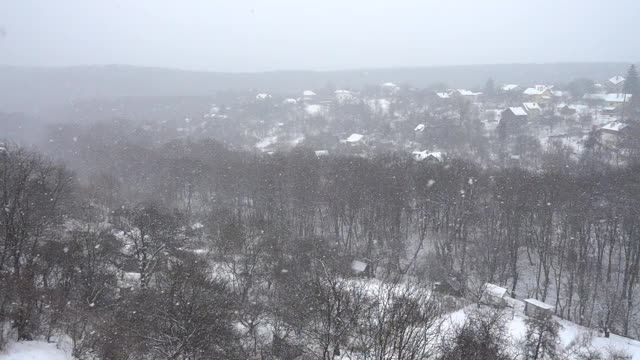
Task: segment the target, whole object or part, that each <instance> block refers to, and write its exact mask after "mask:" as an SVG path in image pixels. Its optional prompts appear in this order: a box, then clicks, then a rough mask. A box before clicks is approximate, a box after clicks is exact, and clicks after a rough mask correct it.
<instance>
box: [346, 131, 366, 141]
mask: <svg viewBox="0 0 640 360" xmlns="http://www.w3.org/2000/svg"><path fill="white" fill-rule="evenodd" d="M363 137H364V135H361V134H355V133H354V134H351V135H350V136H349V137H348V138H347V140H345V141H346V142H348V143H351V144H356V143H359V142H360V141H362V138H363Z"/></svg>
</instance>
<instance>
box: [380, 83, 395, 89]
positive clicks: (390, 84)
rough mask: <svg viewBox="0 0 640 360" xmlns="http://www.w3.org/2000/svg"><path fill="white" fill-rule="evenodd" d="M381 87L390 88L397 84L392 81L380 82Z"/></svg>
mask: <svg viewBox="0 0 640 360" xmlns="http://www.w3.org/2000/svg"><path fill="white" fill-rule="evenodd" d="M382 86H383V87H391V88H397V87H398V85H396V84H394V83H392V82H386V83H384V84H382Z"/></svg>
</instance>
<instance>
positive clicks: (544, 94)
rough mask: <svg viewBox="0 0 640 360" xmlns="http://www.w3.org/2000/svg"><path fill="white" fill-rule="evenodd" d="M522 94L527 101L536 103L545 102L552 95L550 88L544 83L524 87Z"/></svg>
mask: <svg viewBox="0 0 640 360" xmlns="http://www.w3.org/2000/svg"><path fill="white" fill-rule="evenodd" d="M522 94H523V95H524V96H525V99H527V100H528V101H529V102H536V103H538V104H547V103H548V102H549V101H550V100H551V97H552V94H551V88H550V87H548V86H546V85H536V86H535V87H530V88H527V89H525V90H524V91H523V92H522Z"/></svg>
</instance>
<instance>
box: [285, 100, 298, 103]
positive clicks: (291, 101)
mask: <svg viewBox="0 0 640 360" xmlns="http://www.w3.org/2000/svg"><path fill="white" fill-rule="evenodd" d="M283 103H285V104H297V103H298V101H297V100H296V99H284V101H283Z"/></svg>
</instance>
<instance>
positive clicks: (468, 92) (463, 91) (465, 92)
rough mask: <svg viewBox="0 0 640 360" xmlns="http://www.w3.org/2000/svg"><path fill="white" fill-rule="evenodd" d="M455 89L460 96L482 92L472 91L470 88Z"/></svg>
mask: <svg viewBox="0 0 640 360" xmlns="http://www.w3.org/2000/svg"><path fill="white" fill-rule="evenodd" d="M456 91H457V92H458V94H460V95H462V96H476V95H480V94H482V93H480V92H473V91H471V90H465V89H456Z"/></svg>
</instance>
